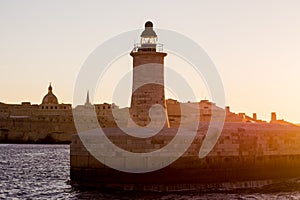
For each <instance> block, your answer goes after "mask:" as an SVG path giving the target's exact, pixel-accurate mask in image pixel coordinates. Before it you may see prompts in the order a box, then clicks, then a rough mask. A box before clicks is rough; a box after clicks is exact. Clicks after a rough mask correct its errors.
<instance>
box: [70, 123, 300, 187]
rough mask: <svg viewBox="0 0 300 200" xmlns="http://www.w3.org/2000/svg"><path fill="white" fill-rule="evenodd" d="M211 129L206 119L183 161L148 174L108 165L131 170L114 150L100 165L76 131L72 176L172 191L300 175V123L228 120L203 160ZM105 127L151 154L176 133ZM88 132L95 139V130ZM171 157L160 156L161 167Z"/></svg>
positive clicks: (119, 141) (118, 140) (122, 142)
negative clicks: (136, 134) (144, 134)
mask: <svg viewBox="0 0 300 200" xmlns="http://www.w3.org/2000/svg"><path fill="white" fill-rule="evenodd" d="M207 129H208V124H207V123H201V124H200V126H199V129H198V131H197V134H196V137H195V138H194V140H193V142H192V144H191V145H190V146H189V148H188V149H187V151H186V152H185V153H184V154H183V155H182V156H181V157H180V158H179V159H177V160H176V161H175V162H173V163H172V164H170V165H169V166H167V167H164V168H162V169H160V170H157V171H153V172H148V173H126V172H121V171H118V170H115V169H111V168H109V167H108V166H107V165H105V164H106V162H107V163H112V162H115V164H117V165H119V166H122V167H124V168H126V167H127V165H128V162H129V160H128V158H126V157H124V155H122V154H118V153H116V152H113V151H111V154H110V156H107V157H104V158H103V159H102V162H103V163H101V162H100V161H98V160H97V159H95V157H94V156H93V155H91V153H90V152H89V151H87V150H86V148H85V146H84V145H83V144H82V142H81V140H80V138H79V136H78V135H74V136H73V139H72V143H71V146H70V148H71V151H70V165H71V169H70V170H71V179H72V181H76V182H79V183H82V184H84V185H90V186H98V187H103V188H107V187H108V188H121V189H129V190H157V191H172V190H193V189H206V188H211V187H213V188H218V187H232V188H236V187H254V186H259V185H261V184H267V183H270V182H273V181H278V180H282V179H286V178H294V177H298V176H300V170H299V169H300V127H297V126H291V125H279V124H266V123H254V124H252V123H225V125H224V129H223V131H222V134H221V136H220V137H219V139H218V142H217V144H216V145H215V146H214V148H213V150H212V151H211V152H210V153H209V154H208V155H207V156H206V157H204V158H202V159H200V158H199V157H198V153H199V150H200V147H201V144H202V142H203V139H204V138H205V135H206V131H207ZM103 130H104V132H105V134H106V136H107V137H108V138H109V139H110V140H111V142H112V143H114V144H115V145H117V146H119V147H120V148H123V149H125V150H128V151H131V152H137V153H143V152H152V151H155V150H157V149H160V148H162V147H164V146H165V145H167V144H168V143H169V142H170V141H171V140H172V139H173V138H174V136H175V134H176V132H177V129H175V128H170V129H163V130H162V131H161V132H160V133H158V134H157V135H155V136H153V137H150V138H146V139H137V138H133V137H131V136H128V135H126V134H124V133H123V132H122V131H121V130H120V129H118V128H107V129H103ZM89 134H90V138H91V140H93V137H94V136H95V134H94V135H93V132H91V133H89ZM184 142H185V140H184V137H182V143H184ZM100 145H101V144H99V147H100ZM95 148H97V145H96V146H95ZM174 148H175V149H176V147H174ZM99 149H101V148H99ZM164 156H165V157H164ZM167 156H168V155H161V158H162V159H161V162H162V163H161V164H162V165H163V164H164V163H163V162H164V161H165V159H166V158H167ZM130 162H134V160H132V159H131V160H130ZM143 164H144V167H147V165H149V164H151V163H149V162H147V158H145V160H144V163H143ZM130 166H131V167H132V163H131V165H130ZM148 167H150V166H148Z"/></svg>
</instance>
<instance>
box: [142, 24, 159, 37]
mask: <svg viewBox="0 0 300 200" xmlns="http://www.w3.org/2000/svg"><path fill="white" fill-rule="evenodd" d="M141 37H148V38H154V37H157V35H156V33H155V31H154V30H153V23H152V22H150V21H147V22H146V23H145V30H144V31H143V32H142V34H141Z"/></svg>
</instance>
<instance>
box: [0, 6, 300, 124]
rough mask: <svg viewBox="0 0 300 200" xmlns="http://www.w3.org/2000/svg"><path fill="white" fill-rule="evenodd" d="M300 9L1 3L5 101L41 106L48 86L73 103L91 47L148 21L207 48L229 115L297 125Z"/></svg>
mask: <svg viewBox="0 0 300 200" xmlns="http://www.w3.org/2000/svg"><path fill="white" fill-rule="evenodd" d="M299 10H300V1H298V0H294V1H292V0H277V1H276V0H251V1H250V0H248V1H246V0H226V1H223V0H219V1H214V0H207V1H175V0H172V1H154V0H152V1H75V0H70V1H61V0H59V1H55V0H51V1H50V0H49V1H39V0H36V1H31V0H27V1H21V0H19V1H14V0H7V1H6V0H0V26H1V31H0V36H1V37H0V70H1V79H0V91H1V93H0V102H5V103H20V102H21V101H30V102H32V103H38V104H39V103H41V100H42V98H43V96H44V95H45V93H46V92H47V87H48V84H49V82H52V85H53V90H54V93H55V94H56V95H57V97H58V99H59V101H60V102H64V103H68V102H69V103H70V102H72V95H73V89H74V83H75V80H76V76H77V74H78V72H79V70H80V67H81V65H82V63H83V62H84V61H85V59H86V58H87V57H88V55H89V54H90V53H91V52H92V51H93V49H95V48H96V47H97V46H98V45H100V44H101V43H102V42H104V41H106V40H107V39H109V38H111V37H113V36H115V35H118V34H120V33H122V32H125V31H130V30H133V29H138V28H142V27H143V25H144V23H145V21H147V20H151V21H153V22H154V25H155V27H158V28H163V29H170V30H174V31H176V32H179V33H181V34H184V35H186V36H188V37H189V38H191V39H193V40H194V41H195V42H197V43H198V44H199V45H200V46H201V47H203V48H204V49H205V51H206V52H207V53H208V55H209V56H210V57H211V59H212V60H213V61H214V63H215V65H216V67H217V69H218V71H219V73H220V76H221V78H222V80H223V84H224V88H225V94H226V104H227V105H230V107H231V110H232V111H234V112H246V113H247V114H249V115H252V113H253V112H257V113H258V117H259V118H262V119H265V120H269V119H270V113H271V112H272V111H276V112H277V113H278V117H279V118H284V119H286V120H289V121H292V122H300V112H299V111H300V93H299V92H300V73H299V72H300V12H299ZM160 42H162V43H163V41H160ZM129 58H130V57H128V59H129ZM166 59H168V58H166ZM173 61H174V60H173ZM169 63H172V60H169ZM101 95H102V96H105V95H106V94H105V92H102V93H101ZM203 96H205V94H203ZM103 99H105V97H104V98H103ZM95 102H96V103H100V102H101V99H95Z"/></svg>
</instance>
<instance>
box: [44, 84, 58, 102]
mask: <svg viewBox="0 0 300 200" xmlns="http://www.w3.org/2000/svg"><path fill="white" fill-rule="evenodd" d="M42 104H58V100H57V97H56V96H55V95H54V94H53V93H52V86H51V83H50V85H49V87H48V94H46V95H45V96H44V98H43V102H42Z"/></svg>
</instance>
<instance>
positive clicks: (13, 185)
mask: <svg viewBox="0 0 300 200" xmlns="http://www.w3.org/2000/svg"><path fill="white" fill-rule="evenodd" d="M0 152H1V154H0V199H128V200H129V199H151V200H153V199H163V200H169V199H176V200H183V199H300V179H297V180H289V181H286V182H283V183H280V184H274V185H269V186H265V187H262V188H256V189H243V190H229V191H217V192H206V193H203V192H184V193H182V192H181V193H154V192H139V193H135V192H118V191H100V190H95V189H86V188H80V187H78V186H74V185H71V184H70V183H69V179H70V178H69V145H19V144H0Z"/></svg>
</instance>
